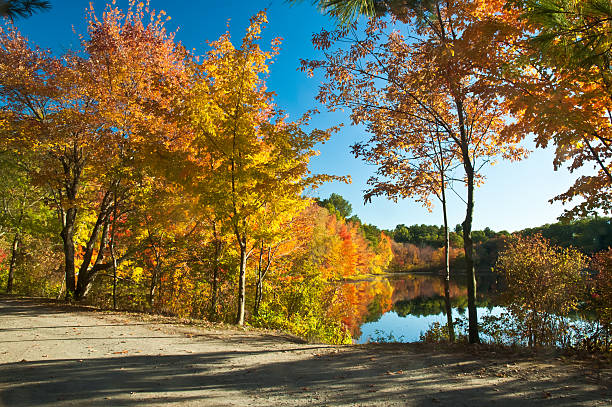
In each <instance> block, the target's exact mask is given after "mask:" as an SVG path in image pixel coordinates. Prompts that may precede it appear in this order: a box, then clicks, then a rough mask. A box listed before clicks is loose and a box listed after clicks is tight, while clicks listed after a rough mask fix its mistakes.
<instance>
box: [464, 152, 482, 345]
mask: <svg viewBox="0 0 612 407" xmlns="http://www.w3.org/2000/svg"><path fill="white" fill-rule="evenodd" d="M468 164H470V165H467V166H466V175H467V181H468V191H467V193H468V199H467V208H466V212H465V220H464V221H463V223H462V226H463V250H464V252H465V275H466V285H467V291H468V320H469V328H468V333H469V341H470V343H480V339H479V338H478V311H477V310H476V289H477V287H476V270H475V269H474V243H473V241H472V216H473V212H474V169H473V168H472V166H471V163H468Z"/></svg>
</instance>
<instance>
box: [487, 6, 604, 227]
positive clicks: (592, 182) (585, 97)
mask: <svg viewBox="0 0 612 407" xmlns="http://www.w3.org/2000/svg"><path fill="white" fill-rule="evenodd" d="M510 3H512V5H513V6H514V7H516V8H515V10H516V11H515V13H516V14H520V15H521V17H522V21H524V24H525V28H524V29H523V32H522V33H521V36H520V38H519V40H520V41H516V42H515V43H514V47H513V48H514V49H515V53H514V55H513V56H512V57H511V58H509V59H508V61H509V62H510V63H508V64H506V65H505V67H504V69H502V70H499V69H498V68H495V67H491V70H493V69H498V72H499V73H501V74H502V76H503V77H504V79H505V80H506V81H508V83H509V85H508V87H507V89H506V91H505V93H506V97H507V98H508V100H511V101H512V102H513V103H512V109H513V110H514V111H517V112H521V113H524V114H522V119H521V120H519V121H518V122H517V123H516V124H515V126H514V127H512V128H510V129H509V131H513V132H514V131H519V132H524V131H527V132H532V133H534V134H535V139H536V143H537V144H538V145H539V146H542V147H546V146H547V145H549V144H553V145H554V146H555V149H556V151H555V158H554V162H553V164H554V166H555V169H558V168H560V167H562V166H564V165H567V167H568V169H569V171H570V172H573V171H575V170H578V169H586V168H588V167H590V166H594V167H595V168H596V170H597V171H596V173H595V174H593V175H591V174H586V175H582V176H580V177H579V178H578V179H577V180H576V182H575V183H574V185H572V186H571V187H570V188H569V189H568V191H566V192H564V193H561V194H560V195H558V196H557V197H555V198H554V199H553V201H560V202H562V203H567V202H572V201H574V202H575V201H577V202H578V204H577V205H576V206H575V207H573V208H570V209H568V210H567V211H566V213H565V215H564V216H565V217H567V218H575V217H584V216H590V215H593V214H594V213H598V211H603V212H604V213H610V212H611V211H612V207H611V206H610V202H611V200H610V194H611V193H612V130H611V129H612V110H611V109H612V108H611V106H612V103H611V101H612V87H611V86H612V75H611V73H610V72H611V71H610V68H611V65H610V64H611V61H612V48H611V44H612V24H611V21H612V5H611V4H610V2H609V1H607V0H580V1H567V0H558V1H550V0H529V1H512V2H510Z"/></svg>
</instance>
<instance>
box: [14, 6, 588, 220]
mask: <svg viewBox="0 0 612 407" xmlns="http://www.w3.org/2000/svg"><path fill="white" fill-rule="evenodd" d="M105 3H106V1H94V2H93V4H94V7H95V8H96V10H97V11H98V12H99V13H100V14H101V12H102V10H103V9H104V5H105ZM51 4H52V9H51V10H50V11H48V12H44V13H40V14H37V15H34V16H33V17H31V18H29V19H22V20H18V21H17V22H16V24H17V26H18V27H19V29H20V30H21V31H22V32H23V33H24V34H25V35H26V36H28V37H29V38H30V39H31V40H33V41H34V42H35V43H37V44H38V45H40V46H42V47H44V48H51V49H52V50H53V51H54V52H57V53H60V52H62V51H63V50H68V49H71V48H74V49H76V48H78V43H79V41H78V37H77V35H76V34H75V33H74V32H73V27H74V30H75V31H76V33H84V32H85V24H84V16H85V9H86V8H87V7H88V4H89V1H87V0H51ZM117 4H118V5H119V6H121V7H126V5H127V1H126V0H118V1H117ZM151 7H152V8H154V9H157V10H160V9H163V10H164V11H166V12H167V14H168V15H169V16H171V17H172V20H171V21H170V22H169V25H168V27H169V28H170V29H176V28H177V27H178V28H179V30H178V32H177V38H178V40H180V41H181V42H183V44H185V46H186V47H187V48H189V49H191V48H195V49H196V52H198V53H203V52H205V51H206V49H207V45H206V41H207V40H208V41H213V40H215V39H217V38H218V37H219V36H220V35H221V34H223V33H224V32H225V31H226V29H227V27H226V24H227V22H228V20H229V21H230V31H231V33H232V36H233V39H234V40H235V41H240V39H241V37H242V34H243V33H244V29H245V28H246V27H247V25H248V21H249V18H250V17H251V16H252V15H254V14H255V13H257V12H258V11H260V10H262V9H267V10H268V20H269V24H268V26H267V28H266V30H265V32H264V42H263V44H262V45H263V46H264V47H265V45H266V44H267V43H269V40H271V39H272V38H274V37H282V38H283V39H284V41H283V45H282V50H281V53H280V55H279V56H278V57H277V58H276V61H275V63H274V64H273V65H272V66H271V69H270V78H269V79H268V87H269V89H270V90H273V91H275V92H276V93H277V98H276V103H277V104H278V106H279V107H280V108H282V109H284V110H286V111H287V112H288V113H289V114H290V115H292V116H293V117H295V118H297V117H299V116H300V115H301V114H302V113H303V112H304V111H306V110H308V109H310V108H313V107H320V106H318V105H317V103H316V101H315V100H314V98H315V96H316V93H317V88H318V86H319V83H320V79H318V78H316V77H315V78H307V77H306V75H305V74H304V73H302V72H299V70H298V67H299V59H300V58H304V59H312V58H316V57H317V56H318V55H319V54H318V52H317V51H316V50H315V49H314V47H313V46H312V44H311V37H312V34H313V33H315V32H318V31H319V30H320V29H321V28H323V27H327V28H331V27H332V26H333V21H332V20H330V19H329V18H328V17H326V16H324V15H321V14H320V13H319V12H318V11H317V10H316V8H315V7H314V6H312V5H311V4H310V1H304V2H303V3H302V4H299V5H297V6H290V5H288V4H287V3H285V2H284V1H283V0H261V1H256V0H255V1H247V0H225V1H188V0H173V1H167V0H151ZM320 110H321V111H322V114H320V115H318V116H317V117H316V118H315V120H314V121H313V124H314V125H316V126H318V127H330V126H332V125H336V124H338V123H341V122H345V123H346V124H347V125H346V126H345V127H344V128H343V129H342V130H341V132H340V133H339V134H337V135H336V136H335V137H334V138H333V139H332V140H330V141H329V142H328V143H326V144H325V145H323V146H320V148H319V149H320V151H321V155H320V156H319V157H317V158H315V159H314V160H313V162H312V165H311V169H312V171H313V172H325V173H329V174H335V175H347V174H348V175H351V177H352V179H353V182H352V184H350V185H344V184H338V183H334V184H328V185H326V186H324V187H322V188H320V189H318V190H317V191H316V192H315V193H314V196H322V197H326V196H328V195H329V194H331V193H332V192H336V193H339V194H341V195H342V196H344V197H345V198H346V199H348V200H349V201H350V202H351V203H352V205H353V212H354V213H355V214H357V215H358V216H359V217H360V218H361V219H362V220H363V221H365V222H368V223H373V224H376V225H378V226H379V227H382V228H393V227H395V225H397V224H400V223H404V224H407V225H411V224H415V223H418V224H421V223H425V224H441V223H442V215H441V213H440V211H439V207H438V206H436V207H435V208H434V211H433V212H432V213H429V212H428V211H427V210H426V209H424V208H422V207H421V206H420V205H419V204H416V203H414V202H412V201H410V200H405V201H400V202H398V203H394V202H390V201H387V200H385V199H383V198H379V199H374V200H373V201H372V203H369V204H367V205H364V204H363V199H362V191H363V190H364V189H366V187H367V186H366V181H367V179H368V178H369V177H370V175H371V174H372V173H373V172H374V168H373V167H371V166H367V165H365V164H363V163H361V162H360V161H358V160H357V159H355V158H354V157H353V156H352V155H351V154H350V145H352V144H353V143H355V142H356V141H359V140H362V139H363V138H364V137H365V136H366V135H365V134H364V131H363V129H361V128H358V127H352V126H349V125H348V120H347V116H346V114H345V113H340V112H338V113H333V114H332V113H326V112H325V109H324V108H323V107H320ZM526 146H527V147H528V148H530V149H531V150H534V152H533V153H532V155H531V156H530V158H528V159H527V160H525V161H523V162H520V163H508V162H499V163H498V164H497V165H495V166H493V167H488V168H485V169H484V174H485V175H486V177H487V181H486V183H485V184H484V186H482V187H480V188H479V189H478V190H477V191H476V195H475V201H476V208H475V214H474V224H475V228H476V229H481V228H484V227H486V226H489V227H491V228H492V229H493V230H502V229H505V230H508V231H514V230H518V229H522V228H525V227H533V226H538V225H541V224H544V223H551V222H555V220H556V218H557V217H558V216H559V215H560V214H561V213H562V211H563V208H562V206H561V205H560V204H554V205H551V204H550V203H548V200H549V199H550V198H552V197H554V196H555V195H557V194H559V193H561V192H564V191H565V190H566V189H567V188H568V187H569V186H570V185H571V184H572V183H573V181H574V180H575V178H576V175H575V174H570V173H569V172H568V171H567V170H565V169H561V170H559V171H556V172H555V171H553V166H552V157H553V152H552V150H550V149H548V150H535V146H534V145H533V144H532V143H530V142H529V140H528V141H527V142H526ZM459 193H461V191H459ZM449 206H450V208H449V217H450V222H451V224H452V225H454V224H457V223H461V221H462V219H463V216H464V213H463V211H464V204H463V202H462V201H461V200H459V198H457V197H451V202H450V205H449Z"/></svg>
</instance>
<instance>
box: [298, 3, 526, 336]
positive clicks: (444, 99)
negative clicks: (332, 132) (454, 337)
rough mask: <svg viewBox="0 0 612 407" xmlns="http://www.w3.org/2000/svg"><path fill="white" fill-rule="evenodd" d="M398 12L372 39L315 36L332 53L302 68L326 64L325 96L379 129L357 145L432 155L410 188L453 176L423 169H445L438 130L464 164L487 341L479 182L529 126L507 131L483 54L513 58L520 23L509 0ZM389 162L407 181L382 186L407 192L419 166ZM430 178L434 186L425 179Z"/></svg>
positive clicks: (466, 230)
mask: <svg viewBox="0 0 612 407" xmlns="http://www.w3.org/2000/svg"><path fill="white" fill-rule="evenodd" d="M394 13H396V16H394V17H393V18H392V19H391V21H383V20H380V19H372V20H370V21H369V22H368V25H367V27H366V29H365V33H364V35H363V38H361V37H360V36H359V34H358V33H357V31H356V30H355V28H354V27H347V28H342V29H338V30H335V31H333V32H329V31H323V32H321V33H320V34H317V35H315V36H314V38H313V42H314V44H315V46H316V47H317V48H319V49H321V50H323V52H324V54H325V58H324V59H322V60H314V61H303V63H302V68H303V69H304V70H305V71H307V72H308V73H311V74H312V73H313V71H314V70H316V69H324V70H325V74H326V78H327V81H326V82H325V83H324V84H323V86H322V87H321V88H320V93H319V96H318V99H319V100H320V101H321V102H322V103H324V104H326V105H327V106H328V107H329V108H330V109H332V110H334V109H338V108H342V107H348V108H350V109H351V119H352V122H353V123H354V124H360V123H363V124H365V125H366V126H367V127H368V130H369V131H370V132H371V133H372V135H373V136H372V140H371V141H370V143H369V144H370V145H369V146H367V148H365V149H364V147H363V146H362V147H361V148H360V149H358V150H357V153H359V154H365V156H366V157H368V156H371V157H372V159H373V160H376V158H375V157H374V155H377V154H379V153H381V152H383V151H385V150H386V149H390V150H392V151H391V152H390V153H389V154H397V152H398V151H401V152H402V153H403V154H405V155H404V157H403V158H406V157H408V158H410V157H413V158H416V157H418V158H419V160H422V161H420V162H422V163H423V165H424V168H425V169H426V170H427V171H426V172H423V171H421V170H419V171H418V172H416V171H415V172H413V173H412V174H409V176H408V177H407V178H406V179H408V180H411V182H410V183H407V184H405V185H404V186H405V188H406V190H405V191H402V192H401V194H400V196H401V195H402V194H403V195H405V196H409V195H411V194H415V195H417V196H419V195H421V192H420V191H424V192H427V191H433V190H437V191H440V187H441V185H443V183H441V182H438V181H436V180H437V179H438V178H437V177H436V179H435V180H432V179H429V178H427V177H425V176H424V175H423V174H426V173H432V172H434V171H435V170H434V167H433V166H432V164H433V163H432V162H431V160H429V159H427V157H433V156H434V154H433V150H432V147H431V146H436V145H437V142H436V143H430V142H429V140H432V135H433V136H434V137H433V139H434V140H435V139H436V138H437V137H439V138H440V145H439V146H441V148H440V147H438V148H439V151H444V152H447V151H448V154H450V157H449V160H450V159H451V157H452V159H456V160H457V161H458V162H459V163H460V165H461V166H462V167H463V169H464V177H462V181H463V182H464V183H465V187H466V195H467V197H466V199H465V202H466V212H465V219H464V221H463V224H462V225H463V237H464V251H465V263H466V269H467V286H468V311H469V339H470V342H478V327H477V315H476V279H475V271H474V257H473V242H472V238H471V231H472V221H473V211H474V188H475V187H476V186H477V185H478V183H479V182H482V179H483V177H482V174H481V172H480V169H481V168H482V166H483V165H484V164H485V163H487V162H492V161H493V160H494V158H495V157H496V156H501V157H503V158H507V159H511V160H514V159H520V158H522V157H523V156H524V155H525V151H524V150H523V149H522V148H520V147H519V146H518V142H519V141H520V140H521V138H522V137H523V134H522V133H520V132H517V133H514V134H510V133H507V132H504V131H503V130H504V129H505V128H506V127H507V125H508V119H509V118H510V117H509V115H510V111H509V110H508V108H507V106H506V104H505V100H504V99H503V98H502V97H500V94H499V93H498V88H499V80H498V78H496V77H495V76H494V75H486V74H485V73H486V70H485V69H484V68H485V67H482V66H479V65H478V64H476V63H474V61H497V62H499V63H501V62H502V61H504V60H505V58H506V56H507V54H508V52H509V49H508V47H507V46H506V45H505V43H506V42H507V41H509V40H510V39H511V38H514V36H516V29H515V28H513V26H512V25H510V24H507V23H506V20H504V18H505V19H510V18H511V16H508V15H507V14H508V12H507V11H506V10H505V9H504V8H503V2H501V1H495V2H490V1H489V2H485V1H480V0H472V1H467V2H465V1H449V2H447V1H444V2H442V1H434V2H431V5H429V4H428V5H427V7H425V6H423V7H420V6H418V5H417V6H414V7H409V6H403V7H400V8H398V9H397V10H394ZM402 23H404V24H402ZM342 44H348V48H346V49H345V48H342ZM370 149H371V150H370ZM423 152H426V155H425V156H423ZM382 157H384V155H383V156H382ZM421 157H423V158H421ZM445 157H446V156H445ZM417 162H419V161H418V160H417ZM413 163H414V161H413ZM381 164H382V165H388V166H389V167H388V168H384V167H381V168H383V175H384V176H385V177H389V175H393V177H396V180H400V182H397V183H396V184H392V183H384V184H380V186H381V188H382V187H384V188H386V189H388V190H389V191H390V192H391V193H395V192H394V191H398V192H400V191H401V189H402V182H401V180H402V178H400V176H399V175H400V174H401V173H402V171H403V172H406V169H407V168H410V164H409V163H407V162H406V161H405V160H404V159H402V157H398V159H397V160H396V159H391V160H387V161H386V162H384V158H381ZM394 171H395V172H394ZM396 174H397V176H396ZM416 174H419V177H416ZM392 179H393V178H392ZM375 182H376V181H375ZM423 182H427V183H430V185H428V186H425V187H423V186H422V184H423ZM436 184H437V187H436V186H435V185H436ZM413 188H414V189H413ZM418 188H425V189H421V190H419V189H418ZM384 190H385V189H381V191H384Z"/></svg>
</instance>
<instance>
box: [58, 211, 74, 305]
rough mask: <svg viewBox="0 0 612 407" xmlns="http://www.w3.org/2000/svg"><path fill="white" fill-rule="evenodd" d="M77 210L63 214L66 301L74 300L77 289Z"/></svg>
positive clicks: (62, 232) (62, 233)
mask: <svg viewBox="0 0 612 407" xmlns="http://www.w3.org/2000/svg"><path fill="white" fill-rule="evenodd" d="M76 215H77V208H69V209H67V210H66V211H65V212H64V213H63V224H64V225H63V228H62V231H61V233H60V235H61V237H62V242H63V250H64V269H65V274H66V301H70V300H73V299H74V297H75V289H76V275H75V270H76V266H75V262H74V257H75V250H74V223H75V221H76Z"/></svg>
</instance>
